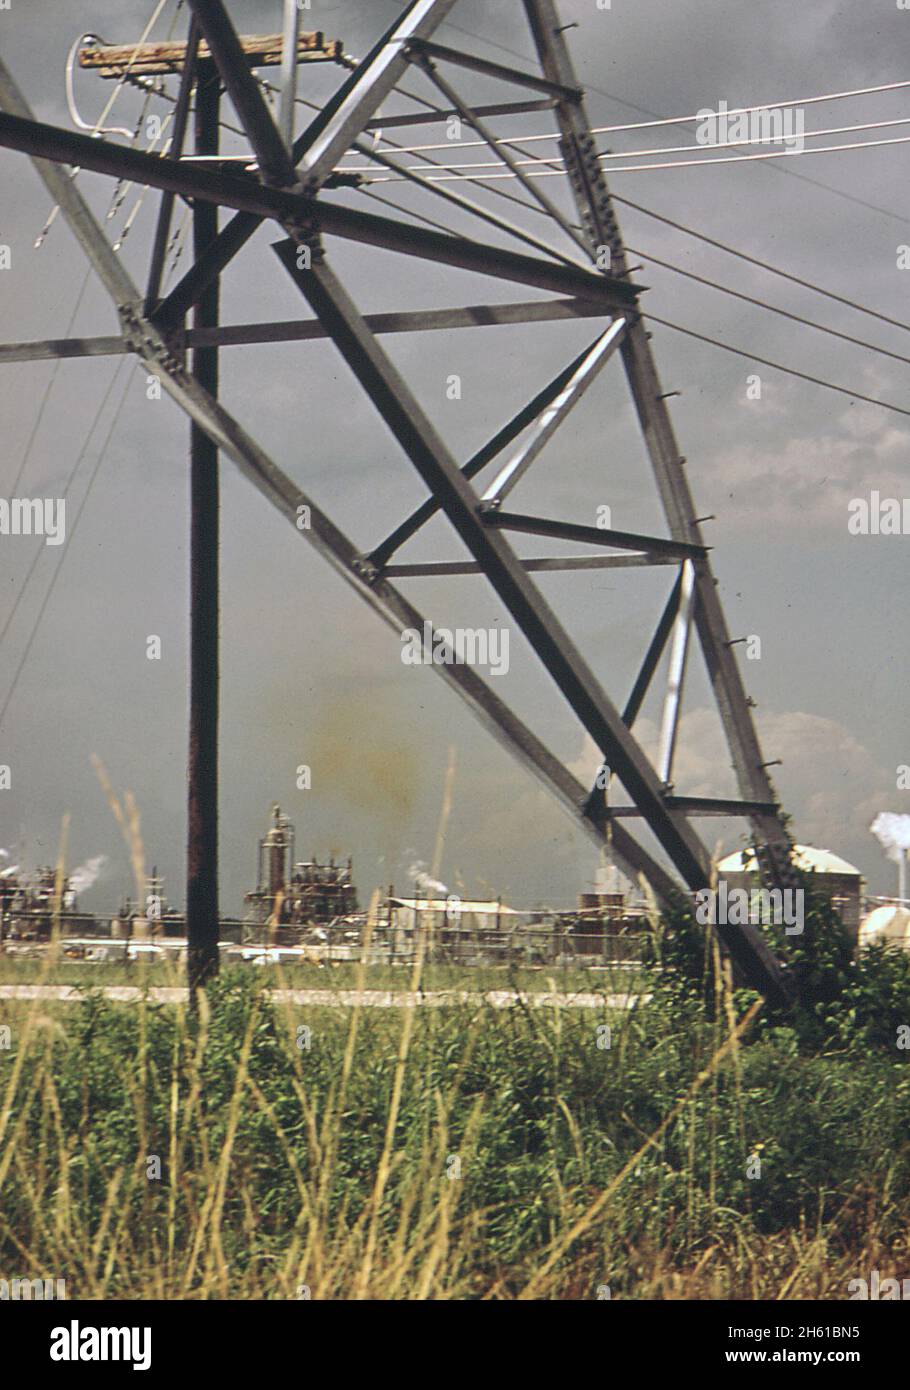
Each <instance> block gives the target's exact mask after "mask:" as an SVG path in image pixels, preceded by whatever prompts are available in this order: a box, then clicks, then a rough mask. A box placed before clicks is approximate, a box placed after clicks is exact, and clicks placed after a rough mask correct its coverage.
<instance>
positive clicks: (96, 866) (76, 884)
mask: <svg viewBox="0 0 910 1390" xmlns="http://www.w3.org/2000/svg"><path fill="white" fill-rule="evenodd" d="M106 863H107V855H104V854H96V855H95V856H94V857H93V858H92V859H86V861H85V863H84V864H80V865H79V867H78V869H74V870H73V872H72V873H71V874H70V875H69V887H70V892H71V893H76V894H78V893H87V892H88V890H89V888H91V887H92V885H93V884H95V883H97V881H98V876H99V874H100V873H101V870H102V869H103V868H104V866H105V864H106Z"/></svg>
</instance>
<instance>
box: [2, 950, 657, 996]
mask: <svg viewBox="0 0 910 1390" xmlns="http://www.w3.org/2000/svg"><path fill="white" fill-rule="evenodd" d="M237 969H240V970H242V971H243V972H244V973H246V974H248V975H250V976H251V977H252V978H253V979H254V980H256V981H258V982H260V983H264V984H266V985H269V986H281V987H286V988H289V989H354V988H356V987H357V986H358V981H359V980H360V970H359V966H358V965H356V964H353V963H350V962H347V961H339V962H332V963H331V964H328V965H326V966H324V967H322V968H320V967H319V966H318V965H314V964H296V963H294V964H282V965H280V966H278V965H267V966H249V965H245V966H243V967H237ZM410 973H411V968H410V967H409V966H390V965H370V966H369V967H368V968H367V969H366V971H365V973H364V977H363V980H364V983H363V988H364V989H383V990H388V989H393V990H405V989H408V988H409V984H410ZM647 978H648V975H647V973H646V972H643V971H641V970H638V969H628V968H626V967H605V968H601V969H596V970H591V969H589V968H585V967H579V966H576V965H563V966H540V967H535V968H527V967H521V966H515V967H505V966H471V967H462V966H456V965H426V966H424V968H423V970H422V972H421V980H420V987H421V988H422V989H424V990H465V989H467V990H480V991H484V990H500V989H518V990H535V991H536V990H560V991H564V992H569V993H577V992H584V993H588V992H590V991H592V990H593V991H600V992H604V993H619V992H624V991H626V990H628V989H630V988H633V987H638V986H639V985H641V984H642V983H646V982H647ZM39 983H41V984H64V985H86V986H88V987H89V988H95V987H97V986H99V985H138V986H139V987H140V988H143V987H146V986H148V987H152V986H153V985H165V986H167V985H178V986H180V985H184V984H185V983H186V973H185V967H184V966H183V965H180V964H177V963H176V962H171V961H147V960H137V961H131V962H110V963H107V962H105V963H102V964H86V963H85V962H84V961H71V960H65V959H63V958H61V957H60V956H59V955H57V956H51V955H50V954H48V955H47V956H46V957H44V958H35V957H33V958H31V959H29V958H25V959H23V958H21V957H20V958H16V957H12V956H3V955H0V985H6V984H9V985H14V984H39Z"/></svg>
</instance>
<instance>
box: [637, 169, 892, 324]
mask: <svg viewBox="0 0 910 1390" xmlns="http://www.w3.org/2000/svg"><path fill="white" fill-rule="evenodd" d="M612 198H613V201H614V202H615V203H621V204H622V206H623V207H627V208H633V209H634V211H635V212H640V213H641V214H642V215H643V216H644V217H650V218H653V220H654V221H655V222H662V223H664V225H665V226H667V227H673V228H674V229H675V230H676V231H677V232H683V233H684V234H685V235H686V236H691V237H694V238H695V239H696V241H703V242H705V243H706V244H707V245H708V246H715V247H717V249H718V250H719V251H726V253H727V255H729V256H737V257H738V258H739V260H741V261H748V263H749V264H750V265H754V266H758V268H759V269H760V270H767V271H768V272H769V274H771V275H778V276H780V278H781V279H782V280H789V281H791V282H792V283H793V284H794V285H800V286H801V287H802V288H803V289H806V290H812V291H813V292H814V293H815V294H820V295H823V296H824V297H825V298H826V299H832V300H834V301H835V303H837V304H844V305H846V306H847V308H848V309H855V310H856V311H857V313H859V314H867V315H868V316H869V317H870V318H873V319H879V320H880V321H881V322H882V323H888V324H890V325H891V326H892V327H893V328H903V329H905V330H906V331H907V332H910V323H903V322H902V321H901V320H900V319H893V318H889V316H888V315H887V314H882V313H880V312H879V311H878V310H877V309H870V308H869V307H868V306H867V305H865V304H859V303H857V301H856V300H855V299H848V298H847V296H846V295H842V294H837V293H836V292H835V291H834V290H826V289H823V288H822V286H821V285H816V284H813V282H812V281H811V280H805V279H803V277H802V276H800V275H793V274H791V272H790V271H788V270H781V269H780V267H779V266H775V265H771V264H770V262H768V261H762V260H759V258H758V257H757V256H750V255H749V253H748V252H747V251H739V250H737V248H736V247H735V246H729V245H728V244H727V243H726V242H725V241H718V240H717V238H716V237H711V236H708V235H707V233H705V232H697V231H695V229H694V228H693V227H686V226H685V225H684V224H683V223H682V222H676V221H674V219H673V218H672V217H665V216H664V215H663V213H660V212H654V210H653V209H652V208H646V207H643V206H642V205H641V203H633V202H632V200H631V199H630V198H621V197H620V196H619V194H616V193H614V194H613V195H612ZM635 254H636V255H642V254H643V253H642V252H640V251H637V252H636V253H635Z"/></svg>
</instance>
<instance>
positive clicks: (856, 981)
mask: <svg viewBox="0 0 910 1390" xmlns="http://www.w3.org/2000/svg"><path fill="white" fill-rule="evenodd" d="M673 939H674V941H676V942H683V944H684V941H685V934H684V933H683V934H682V935H680V934H677V936H675V937H674V938H673ZM667 949H668V950H669V947H668V948H667ZM679 949H680V950H681V949H682V947H679ZM718 966H719V962H718V961H717V960H716V958H713V959H712V958H711V955H710V953H709V957H708V958H705V957H704V954H702V957H701V958H700V961H699V965H698V970H696V971H695V972H694V973H693V972H692V971H688V972H687V970H686V969H685V968H683V967H682V966H680V965H679V964H678V963H677V965H675V966H673V967H672V968H670V967H669V966H668V968H667V970H666V971H665V972H664V973H663V974H662V975H661V976H660V979H659V980H658V981H657V982H656V983H655V986H654V995H653V998H652V999H651V1001H650V1002H649V1003H648V1004H646V1005H642V1006H640V1007H637V1008H634V1009H632V1010H629V1011H627V1012H624V1013H622V1014H618V1013H612V1014H611V1013H609V1012H607V1011H603V1012H598V1011H573V1010H568V1009H560V1008H557V1007H552V1008H551V1007H546V1008H525V1007H518V1008H513V1009H509V1010H494V1009H489V1008H484V1007H476V1008H462V1007H453V1008H448V1009H444V1010H439V1009H426V1010H423V1009H413V1010H388V1011H380V1010H373V1009H357V1008H355V1009H348V1010H342V1009H337V1008H320V1009H308V1010H301V1009H299V1008H294V1007H292V1006H290V1005H284V1004H282V1005H280V1006H278V1005H275V1004H273V1003H270V1002H269V1001H268V999H267V998H266V996H265V995H264V993H263V991H262V988H261V985H260V983H259V982H258V981H256V980H253V979H251V977H250V975H249V974H248V973H247V974H240V973H238V974H234V975H230V974H226V975H225V976H224V977H223V978H222V979H221V980H220V981H218V982H217V983H216V984H215V985H214V986H213V987H212V989H211V990H210V991H209V994H208V998H207V1002H204V1004H203V1007H202V1008H201V1010H200V1012H199V1014H198V1015H197V1016H193V1015H191V1014H190V1013H189V1012H188V1011H187V1010H186V1009H185V1008H183V1007H182V1006H181V1007H176V1008H175V1007H172V1006H171V1007H164V1006H157V1005H154V1004H153V1003H151V1002H150V1001H149V1000H147V999H146V1000H144V1001H143V1002H141V1003H139V1004H134V1005H131V1006H129V1007H123V1006H118V1005H116V1004H110V1003H107V1002H105V1001H104V1000H103V999H101V998H100V997H99V996H98V995H93V994H92V993H91V992H87V993H86V997H85V999H84V1001H83V1002H81V1003H80V1004H78V1005H69V1006H66V1007H59V1006H58V1007H54V1006H47V1005H43V1004H41V1003H36V1002H31V1003H29V1004H28V1005H8V1006H6V1008H5V1013H4V1019H5V1021H8V1022H9V1024H10V1026H11V1028H12V1047H11V1048H10V1050H8V1051H0V1192H2V1194H3V1198H2V1204H0V1205H2V1210H0V1276H2V1277H10V1276H12V1275H21V1276H24V1275H26V1274H28V1275H29V1276H31V1277H38V1276H39V1275H40V1276H45V1275H46V1276H47V1277H54V1278H61V1277H63V1278H66V1280H67V1292H68V1295H69V1296H70V1297H84V1298H90V1299H101V1298H111V1297H126V1298H222V1299H248V1298H278V1299H294V1298H299V1297H312V1298H314V1299H325V1298H332V1299H351V1298H361V1299H363V1298H372V1299H377V1298H379V1299H383V1298H385V1299H423V1298H517V1297H543V1298H596V1297H598V1296H604V1291H605V1290H606V1289H607V1288H609V1290H610V1294H611V1296H612V1297H624V1296H632V1297H671V1298H672V1297H692V1296H695V1297H713V1298H726V1297H744V1296H751V1297H760V1298H783V1297H787V1298H800V1297H844V1296H846V1286H847V1282H848V1280H849V1279H851V1278H853V1277H856V1276H858V1275H866V1274H867V1272H868V1270H869V1269H871V1268H879V1269H881V1270H883V1271H888V1272H890V1273H895V1274H901V1273H906V1272H907V1263H908V1255H910V1252H908V1250H907V1231H908V1220H907V1218H908V1214H910V1139H908V1136H910V1075H908V1073H907V1071H906V1068H905V1064H904V1057H905V1056H906V1055H907V1054H906V1053H904V1052H901V1051H899V1050H897V1049H896V1047H895V1046H894V1042H893V1038H892V1037H891V1036H890V1035H889V1032H888V1030H889V1029H890V1027H891V1024H892V1022H893V1019H894V1018H896V1017H899V1015H900V1013H901V1012H902V1011H904V1010H905V1009H906V1010H907V1011H908V1018H907V1022H910V983H908V969H907V965H906V962H904V963H900V962H897V961H896V960H895V959H894V958H893V956H892V955H889V954H888V953H881V954H880V955H878V956H872V957H870V958H869V960H868V962H867V963H866V964H865V965H864V966H863V967H862V968H861V969H859V970H858V971H857V969H856V968H853V973H852V975H850V976H849V977H845V978H844V980H842V981H841V989H840V990H839V991H837V992H836V994H835V995H834V996H833V998H832V1000H829V1001H828V1004H823V1003H820V1002H819V1000H818V999H815V1000H811V999H810V1004H809V1006H808V1011H807V1012H806V1013H804V1014H803V1015H800V1016H796V1017H790V1018H787V1019H784V1018H781V1017H777V1018H775V1017H769V1016H768V1015H767V1013H766V1011H764V1010H762V1009H761V1008H760V1007H759V1005H758V1003H757V1001H756V1000H755V999H754V996H748V995H745V994H743V993H740V992H735V991H733V990H732V988H731V985H730V982H729V979H728V978H727V976H726V973H725V972H724V970H723V969H720V968H718ZM419 976H420V963H419V961H418V963H417V966H416V968H415V978H414V980H412V982H411V983H412V984H413V985H415V986H416V985H418V984H419ZM320 983H321V981H320ZM851 991H852V993H851ZM810 995H811V991H810ZM886 1013H887V1017H886V1018H885V1017H884V1015H885V1014H886ZM301 1026H303V1027H304V1028H307V1029H309V1030H310V1031H309V1034H307V1033H306V1032H303V1033H301V1032H299V1031H298V1030H299V1029H300V1028H301ZM604 1026H606V1027H607V1028H608V1029H609V1043H610V1046H609V1047H606V1046H603V1044H604V1043H605V1042H606V1041H607V1033H606V1032H605V1031H604ZM598 1030H600V1031H598ZM756 1156H757V1157H758V1158H759V1159H760V1176H758V1175H757V1176H751V1177H750V1176H749V1173H750V1171H753V1172H754V1169H755V1158H756ZM156 1161H157V1162H156ZM159 1174H160V1175H159Z"/></svg>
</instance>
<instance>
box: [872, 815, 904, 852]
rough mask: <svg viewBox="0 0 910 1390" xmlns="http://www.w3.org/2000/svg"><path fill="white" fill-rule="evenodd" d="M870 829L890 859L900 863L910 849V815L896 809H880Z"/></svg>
mask: <svg viewBox="0 0 910 1390" xmlns="http://www.w3.org/2000/svg"><path fill="white" fill-rule="evenodd" d="M869 829H870V830H871V831H872V834H873V835H874V836H875V838H876V839H877V840H878V842H879V844H880V845H881V846H882V848H883V849H884V851H885V853H886V854H887V856H888V858H889V859H893V860H894V861H895V863H897V864H899V863H900V862H901V860H902V858H903V856H904V854H905V853H906V851H907V850H908V849H910V816H905V815H898V814H897V813H896V812H895V811H879V813H878V815H877V816H876V817H875V820H874V821H873V822H872V824H871V825H870V827H869Z"/></svg>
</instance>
